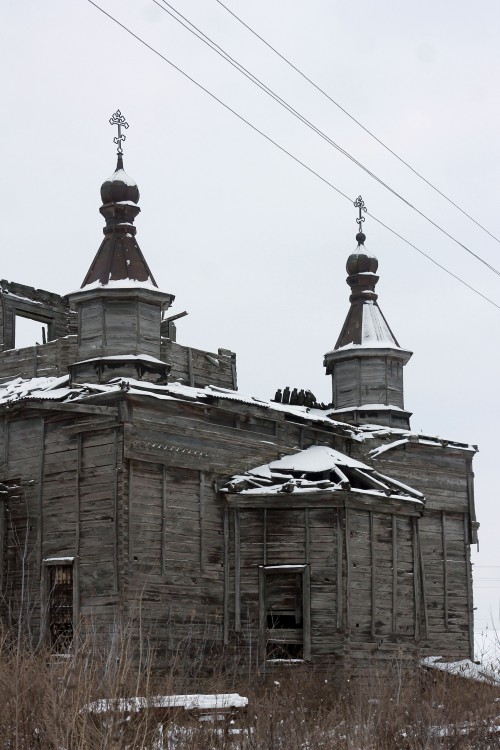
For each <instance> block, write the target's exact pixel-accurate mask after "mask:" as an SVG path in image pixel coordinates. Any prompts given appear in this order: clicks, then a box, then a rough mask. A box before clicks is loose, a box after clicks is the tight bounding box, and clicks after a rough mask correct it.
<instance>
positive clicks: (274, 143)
mask: <svg viewBox="0 0 500 750" xmlns="http://www.w3.org/2000/svg"><path fill="white" fill-rule="evenodd" d="M87 2H89V3H90V4H91V5H93V6H94V7H95V8H97V10H99V11H101V13H103V14H104V15H105V16H107V17H108V18H109V19H110V20H111V21H113V22H114V23H116V24H117V25H118V26H120V27H121V28H122V29H123V30H124V31H126V32H127V33H128V34H130V36H132V37H133V38H134V39H136V40H137V41H138V42H140V44H142V45H143V46H144V47H147V49H149V50H150V51H151V52H153V53H154V54H155V55H157V56H158V57H159V58H161V59H162V60H163V61H164V62H166V63H168V65H170V66H171V67H172V68H174V70H176V71H177V72H178V73H180V74H181V75H182V76H184V77H185V78H187V79H188V80H189V81H191V83H193V84H194V85H195V86H197V88H199V89H201V90H202V91H204V92H205V93H206V94H208V96H210V97H211V98H212V99H213V100H214V101H216V102H218V103H219V104H220V105H221V106H222V107H224V108H225V109H226V110H228V112H231V113H232V114H233V115H234V116H235V117H237V118H238V119H239V120H241V122H243V123H245V125H248V127H249V128H251V129H252V130H253V131H254V132H256V133H258V134H259V135H261V136H262V137H263V138H265V140H266V141H268V142H269V143H271V144H272V145H273V146H275V147H276V148H277V149H279V150H280V151H281V152H282V153H284V154H286V156H289V157H290V158H291V159H293V161H295V162H296V163H297V164H300V166H302V167H304V169H306V170H307V171H308V172H310V174H312V175H314V176H315V177H317V178H318V179H319V180H321V182H323V183H324V184H325V185H328V187H330V188H332V190H334V191H335V192H336V193H338V195H341V196H342V197H343V198H345V199H346V200H348V201H349V203H351V204H353V203H354V201H353V200H352V198H350V197H349V196H348V195H346V193H344V192H342V190H340V189H339V188H337V187H336V186H335V185H334V184H333V183H332V182H330V181H329V180H327V179H326V177H323V176H322V175H321V174H319V172H316V171H315V170H314V169H313V168H312V167H310V166H308V165H307V164H306V163H305V162H303V161H302V160H301V159H299V158H298V157H297V156H295V155H294V154H292V153H291V151H288V150H287V149H286V148H284V147H283V146H281V145H280V144H279V143H278V142H277V141H275V140H273V139H272V138H271V137H270V136H269V135H267V134H266V133H264V131H262V130H260V129H259V128H258V127H257V126H256V125H253V124H252V123H251V122H250V121H249V120H247V119H246V118H245V117H243V115H240V114H239V113H238V112H237V111H236V110H234V109H232V107H230V106H229V105H228V104H226V103H225V102H223V101H222V99H219V97H218V96H216V95H215V94H213V93H212V92H211V91H210V90H209V89H207V88H206V87H205V86H203V85H202V84H201V83H199V82H198V81H196V80H195V79H194V78H193V77H192V76H190V75H189V74H188V73H186V72H185V71H184V70H182V68H180V67H179V66H178V65H176V64H175V63H174V62H172V60H169V58H168V57H165V55H163V54H162V53H161V52H159V51H158V50H157V49H155V48H154V47H152V46H151V45H150V44H148V42H146V41H145V40H144V39H142V38H141V37H140V36H138V35H137V34H136V33H135V32H133V31H132V30H131V29H129V28H128V27H127V26H125V24H123V23H122V22H121V21H119V20H118V19H117V18H115V17H114V16H112V15H111V14H110V13H108V12H107V11H106V10H104V8H101V6H100V5H97V3H95V2H94V0H87ZM367 213H368V212H367ZM368 215H369V216H370V217H371V218H372V219H373V220H374V221H376V222H377V223H378V224H380V225H381V226H383V227H384V228H385V229H387V230H388V231H389V232H391V233H392V234H394V235H395V236H396V237H398V238H399V239H400V240H402V241H403V242H405V243H406V244H407V245H409V246H410V247H412V248H413V249H414V250H416V251H417V252H418V253H420V254H421V255H423V256H424V257H425V258H427V259H428V260H430V261H431V263H434V265H436V266H438V268H440V269H441V270H443V271H444V272H445V273H447V274H448V275H449V276H452V277H453V278H454V279H456V280H457V281H458V282H460V283H461V284H463V285H464V286H466V287H467V288H468V289H470V290H471V291H472V292H474V294H477V295H478V296H479V297H482V298H483V299H484V300H486V302H489V303H490V304H491V305H493V306H494V307H496V308H497V309H499V310H500V304H497V303H496V302H494V301H493V300H492V299H490V298H489V297H487V296H486V295H485V294H483V293H482V292H480V291H479V290H478V289H475V287H473V286H471V285H470V284H469V283H467V282H466V281H465V280H464V279H462V278H461V277H460V276H458V275H457V274H455V273H453V271H450V270H449V269H448V268H446V267H445V266H443V265H442V264H441V263H439V262H438V261H437V260H435V259H434V258H433V257H432V256H430V255H429V254H428V253H426V252H424V251H423V250H421V249H420V248H419V247H417V245H414V244H413V243H412V242H410V240H408V239H407V238H406V237H403V235H401V234H399V233H398V232H397V231H396V230H395V229H392V227H390V226H389V225H388V224H385V223H384V222H383V221H382V220H381V219H378V218H377V217H376V216H374V214H371V213H369V214H368Z"/></svg>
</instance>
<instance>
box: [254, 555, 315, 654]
mask: <svg viewBox="0 0 500 750" xmlns="http://www.w3.org/2000/svg"><path fill="white" fill-rule="evenodd" d="M262 571H263V573H262V578H261V585H262V586H263V589H264V591H263V603H264V607H265V612H263V628H264V632H263V633H262V635H263V639H264V644H263V645H265V658H266V659H285V660H286V659H303V658H304V619H305V617H308V612H306V613H304V607H305V606H308V604H307V598H306V597H304V571H305V566H289V567H288V568H287V567H286V566H283V567H279V566H276V567H272V566H271V567H269V568H263V569H262Z"/></svg>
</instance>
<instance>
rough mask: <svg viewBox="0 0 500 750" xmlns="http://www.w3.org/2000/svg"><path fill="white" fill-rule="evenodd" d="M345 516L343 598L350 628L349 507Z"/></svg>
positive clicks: (347, 627)
mask: <svg viewBox="0 0 500 750" xmlns="http://www.w3.org/2000/svg"><path fill="white" fill-rule="evenodd" d="M344 512H345V516H344V519H345V520H344V527H345V561H346V571H345V584H346V599H345V626H346V629H347V630H350V627H351V607H350V604H351V592H350V588H351V583H350V578H351V551H350V544H349V509H348V508H346V509H345V511H344Z"/></svg>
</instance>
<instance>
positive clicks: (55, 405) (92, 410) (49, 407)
mask: <svg viewBox="0 0 500 750" xmlns="http://www.w3.org/2000/svg"><path fill="white" fill-rule="evenodd" d="M14 406H17V404H14ZM19 407H20V408H23V409H35V410H39V411H62V412H70V413H74V412H76V413H79V414H102V415H103V416H116V406H93V405H91V404H83V403H80V402H79V403H76V402H74V401H70V402H68V403H64V404H62V403H60V402H59V401H50V400H48V399H47V400H46V401H43V400H40V401H26V402H21V403H20V404H19Z"/></svg>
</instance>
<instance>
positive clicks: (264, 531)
mask: <svg viewBox="0 0 500 750" xmlns="http://www.w3.org/2000/svg"><path fill="white" fill-rule="evenodd" d="M262 515H263V519H262V547H263V550H262V552H263V554H262V562H263V563H264V565H267V508H264V511H263V514H262Z"/></svg>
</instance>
